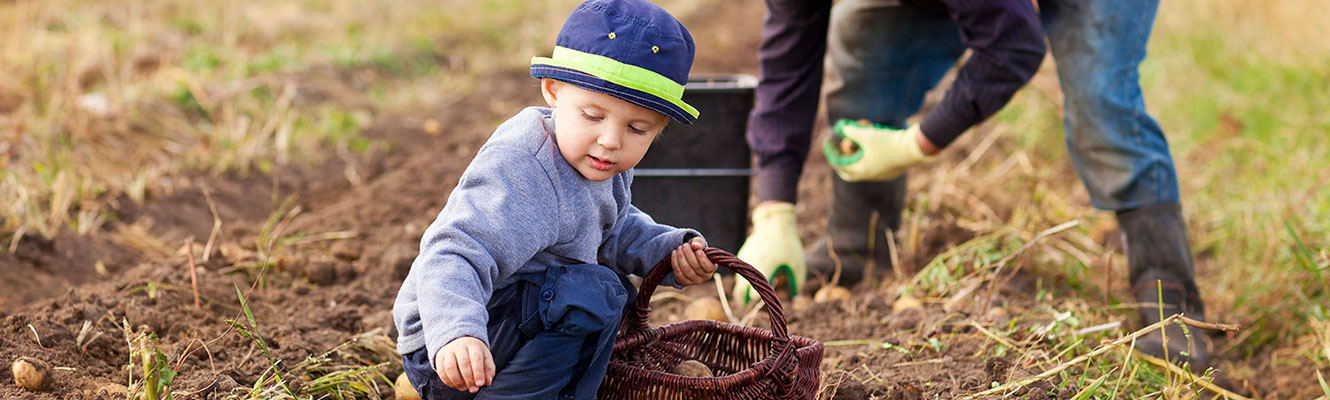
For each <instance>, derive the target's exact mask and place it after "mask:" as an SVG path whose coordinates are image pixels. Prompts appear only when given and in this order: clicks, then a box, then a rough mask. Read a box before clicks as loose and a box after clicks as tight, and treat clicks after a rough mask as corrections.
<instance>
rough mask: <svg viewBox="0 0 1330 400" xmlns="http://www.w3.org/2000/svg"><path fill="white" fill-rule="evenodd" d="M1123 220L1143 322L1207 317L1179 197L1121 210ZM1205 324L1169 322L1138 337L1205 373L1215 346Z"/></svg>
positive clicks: (1146, 346) (1139, 344)
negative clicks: (1210, 343) (1179, 316)
mask: <svg viewBox="0 0 1330 400" xmlns="http://www.w3.org/2000/svg"><path fill="white" fill-rule="evenodd" d="M1117 217H1118V226H1119V228H1121V230H1122V243H1123V245H1124V247H1125V249H1124V251H1125V252H1126V254H1127V265H1128V268H1129V279H1130V280H1131V284H1132V293H1133V296H1134V297H1135V300H1136V302H1137V303H1141V304H1142V305H1141V306H1140V307H1139V308H1138V309H1137V312H1138V313H1139V314H1140V317H1141V323H1142V324H1143V326H1148V325H1151V324H1154V323H1157V322H1159V321H1160V320H1161V319H1162V318H1167V317H1169V316H1171V315H1174V314H1178V313H1183V314H1184V315H1185V316H1187V317H1188V318H1191V319H1195V320H1198V321H1204V320H1205V304H1203V303H1202V302H1201V294H1200V291H1199V290H1198V289H1197V288H1196V281H1195V279H1194V276H1195V273H1194V271H1193V268H1192V259H1191V246H1190V245H1189V242H1188V241H1187V226H1186V224H1185V223H1184V222H1183V219H1182V208H1181V207H1180V206H1179V205H1178V204H1177V203H1167V204H1158V205H1153V206H1148V207H1144V208H1139V209H1134V210H1126V211H1119V212H1118V213H1117ZM1203 336H1205V335H1204V332H1203V331H1202V329H1201V328H1196V327H1190V326H1189V327H1186V328H1185V329H1184V328H1183V326H1182V325H1178V324H1169V325H1168V326H1167V327H1165V328H1164V329H1162V330H1158V331H1154V332H1151V333H1150V334H1147V335H1146V336H1143V337H1141V338H1140V339H1137V340H1136V350H1139V351H1141V352H1144V353H1146V354H1149V355H1151V356H1154V357H1157V358H1160V359H1164V358H1167V359H1168V360H1169V361H1171V362H1173V363H1174V364H1178V365H1182V364H1184V363H1187V364H1190V369H1191V371H1192V372H1194V373H1197V374H1201V373H1204V371H1205V370H1206V368H1209V366H1210V350H1209V348H1208V347H1207V346H1208V344H1207V342H1206V341H1205V340H1204V338H1203Z"/></svg>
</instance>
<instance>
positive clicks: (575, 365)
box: [402, 264, 636, 400]
mask: <svg viewBox="0 0 1330 400" xmlns="http://www.w3.org/2000/svg"><path fill="white" fill-rule="evenodd" d="M517 278H518V281H517V282H516V283H514V284H512V285H509V286H507V287H505V288H503V289H499V290H497V291H495V292H494V294H493V295H492V296H491V297H490V302H489V304H488V305H487V306H488V307H487V308H488V310H489V313H490V315H489V325H488V327H487V333H488V335H489V339H490V353H491V354H492V355H493V357H494V364H495V368H496V370H497V373H496V374H495V375H494V380H493V384H492V385H490V386H487V387H483V388H481V389H480V391H479V392H478V393H475V394H472V393H469V392H465V391H459V390H455V389H452V388H450V387H448V386H446V385H444V384H443V381H442V380H440V379H439V375H438V372H436V371H435V370H434V368H433V367H432V366H431V365H430V361H429V352H428V351H427V350H426V349H424V348H422V349H420V350H416V351H414V352H411V353H408V354H404V355H402V367H403V368H404V369H405V370H406V376H407V378H408V379H409V380H410V381H411V385H412V386H414V387H415V388H416V391H417V392H419V393H420V394H421V398H424V399H426V400H441V399H447V400H453V399H556V398H557V399H579V400H580V399H594V398H595V397H596V391H597V390H598V389H599V388H600V382H601V381H602V380H603V379H604V378H605V370H606V369H607V368H608V367H609V362H610V351H611V350H613V349H614V337H615V334H616V333H617V331H618V329H619V320H620V318H621V317H622V315H623V310H624V306H625V305H626V304H627V301H628V300H629V299H631V298H632V297H636V294H635V293H630V292H635V290H633V286H632V285H631V284H628V283H627V281H626V280H625V278H624V277H622V276H618V275H616V274H615V273H614V272H613V271H611V270H610V269H609V268H606V267H604V266H600V265H593V264H575V265H567V266H557V267H551V268H549V269H547V270H546V271H545V272H542V273H531V274H525V275H521V276H518V277H517ZM630 294H631V296H630Z"/></svg>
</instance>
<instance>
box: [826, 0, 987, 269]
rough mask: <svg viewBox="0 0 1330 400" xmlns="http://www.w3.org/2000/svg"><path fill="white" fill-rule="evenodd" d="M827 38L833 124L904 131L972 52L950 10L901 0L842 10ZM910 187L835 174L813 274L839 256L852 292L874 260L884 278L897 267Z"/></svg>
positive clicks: (858, 3)
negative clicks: (891, 235)
mask: <svg viewBox="0 0 1330 400" xmlns="http://www.w3.org/2000/svg"><path fill="white" fill-rule="evenodd" d="M828 36H829V39H828V43H827V68H826V71H827V78H828V80H827V86H826V105H827V114H828V117H829V119H830V120H831V121H832V122H834V121H836V120H839V119H854V120H859V119H866V120H869V121H871V122H874V123H879V124H886V125H892V126H897V127H903V126H904V125H905V120H906V118H908V117H909V116H910V115H912V114H914V113H915V112H917V111H918V110H919V107H920V106H921V105H923V101H924V95H925V94H926V93H927V92H928V90H929V89H931V88H933V87H934V86H936V85H937V83H938V81H939V80H941V79H942V76H943V75H945V74H946V73H947V71H948V70H949V69H951V67H952V66H953V65H955V63H956V59H957V58H958V57H960V55H961V54H962V53H963V52H964V51H965V46H964V45H963V44H962V43H961V40H960V36H959V33H958V29H957V27H956V23H955V22H954V21H952V19H951V18H950V17H949V16H947V13H946V10H944V9H937V8H926V7H918V6H907V5H903V4H901V2H900V1H897V0H845V1H841V2H839V3H837V4H836V5H835V6H834V7H833V8H832V10H831V27H830V31H829V33H828ZM905 180H906V178H905V176H901V177H899V178H897V179H893V180H890V181H885V182H855V183H850V182H845V181H842V180H841V179H840V178H839V177H837V176H835V175H834V174H833V175H832V202H831V208H830V210H829V213H828V214H829V216H828V219H827V231H826V232H825V233H824V234H823V235H822V238H821V239H820V240H818V242H817V243H816V244H815V245H814V246H813V248H812V249H811V250H809V251H808V253H807V255H806V259H807V261H808V267H809V269H811V270H813V271H818V272H819V273H821V274H824V275H826V276H830V274H831V273H832V271H833V270H834V268H835V266H834V262H833V261H832V259H831V257H830V253H831V252H835V253H836V256H837V257H838V258H839V259H840V261H841V269H842V275H841V279H840V283H841V284H843V285H853V284H854V283H856V282H858V281H859V280H860V279H862V277H863V271H864V266H865V264H866V263H867V262H869V260H872V262H873V263H874V264H875V265H878V266H880V267H881V270H886V268H888V267H890V265H891V263H890V261H889V260H890V259H891V258H890V256H889V254H888V250H887V249H888V247H887V245H886V232H887V231H888V230H890V231H895V230H896V229H897V228H899V227H900V218H901V210H902V209H903V208H904V206H905ZM874 212H877V213H878V214H879V217H878V218H877V220H876V221H874V220H873V217H872V216H873V213H874ZM870 239H871V241H870Z"/></svg>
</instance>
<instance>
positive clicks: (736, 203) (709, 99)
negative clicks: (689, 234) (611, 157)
mask: <svg viewBox="0 0 1330 400" xmlns="http://www.w3.org/2000/svg"><path fill="white" fill-rule="evenodd" d="M756 86H757V78H756V77H753V76H751V75H704V76H694V77H693V78H692V79H690V80H689V82H688V84H687V85H685V86H684V94H683V100H684V102H686V103H688V104H690V105H692V106H693V107H696V108H697V110H698V113H699V115H698V118H697V122H695V123H693V125H691V126H690V125H683V124H680V123H677V122H673V123H671V124H670V125H669V126H668V127H666V128H665V131H664V132H662V133H661V135H660V138H659V139H657V141H656V143H654V144H652V145H651V149H650V150H649V151H647V154H646V156H645V157H643V158H642V162H640V163H638V164H637V168H636V169H635V172H634V178H633V205H635V206H637V208H639V209H641V210H642V211H643V212H646V213H647V214H649V215H651V217H652V218H653V219H655V220H656V221H657V222H660V223H664V224H669V225H674V226H679V227H688V228H694V229H697V230H698V231H699V232H702V234H703V235H705V236H706V237H707V242H708V244H709V245H710V246H712V247H718V248H721V249H725V250H729V251H731V252H734V251H738V250H739V246H740V245H742V244H743V240H744V237H745V236H746V233H747V229H748V188H749V181H750V179H751V177H752V176H753V170H752V164H751V161H750V156H749V152H748V143H747V142H746V141H745V139H744V131H745V128H746V126H747V125H748V113H749V111H751V110H752V109H753V89H754V88H755V87H756Z"/></svg>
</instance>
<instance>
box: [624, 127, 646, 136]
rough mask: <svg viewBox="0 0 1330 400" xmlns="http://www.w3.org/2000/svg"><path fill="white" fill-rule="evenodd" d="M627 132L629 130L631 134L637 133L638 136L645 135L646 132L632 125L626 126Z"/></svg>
mask: <svg viewBox="0 0 1330 400" xmlns="http://www.w3.org/2000/svg"><path fill="white" fill-rule="evenodd" d="M628 130H629V131H632V132H633V133H639V134H646V133H647V130H646V129H642V128H638V127H636V126H632V125H628Z"/></svg>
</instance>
